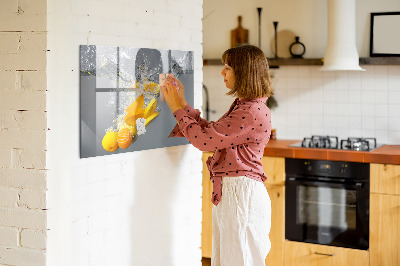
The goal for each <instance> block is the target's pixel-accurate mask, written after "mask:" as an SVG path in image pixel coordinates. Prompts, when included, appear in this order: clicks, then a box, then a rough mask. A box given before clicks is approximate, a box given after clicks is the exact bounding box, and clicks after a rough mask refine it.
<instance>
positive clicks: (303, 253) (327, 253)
mask: <svg viewBox="0 0 400 266" xmlns="http://www.w3.org/2000/svg"><path fill="white" fill-rule="evenodd" d="M284 265H285V266H321V265H323V266H366V265H369V254H368V251H365V250H357V249H350V248H340V247H332V246H324V245H315V244H308V243H301V242H293V241H287V240H286V241H285V264H284Z"/></svg>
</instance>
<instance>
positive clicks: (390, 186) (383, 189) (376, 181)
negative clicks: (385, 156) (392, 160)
mask: <svg viewBox="0 0 400 266" xmlns="http://www.w3.org/2000/svg"><path fill="white" fill-rule="evenodd" d="M370 179H371V181H370V182H371V185H370V186H371V193H382V194H391V195H400V165H394V164H377V163H371V164H370Z"/></svg>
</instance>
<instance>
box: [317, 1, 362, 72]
mask: <svg viewBox="0 0 400 266" xmlns="http://www.w3.org/2000/svg"><path fill="white" fill-rule="evenodd" d="M320 70H323V71H339V70H358V71H365V69H363V68H361V67H360V65H359V57H358V52H357V47H356V2H355V0H328V44H327V47H326V51H325V56H324V65H323V66H322V67H321V68H320Z"/></svg>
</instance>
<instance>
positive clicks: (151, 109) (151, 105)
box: [144, 98, 157, 119]
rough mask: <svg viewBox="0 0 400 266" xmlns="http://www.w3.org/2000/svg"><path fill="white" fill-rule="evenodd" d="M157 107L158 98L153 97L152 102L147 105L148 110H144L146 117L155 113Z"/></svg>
mask: <svg viewBox="0 0 400 266" xmlns="http://www.w3.org/2000/svg"><path fill="white" fill-rule="evenodd" d="M156 107H157V100H156V99H155V98H153V99H152V100H151V101H150V103H149V104H148V105H147V107H146V110H145V111H144V118H146V119H147V118H148V117H149V116H150V115H152V114H153V113H154V111H155V110H156Z"/></svg>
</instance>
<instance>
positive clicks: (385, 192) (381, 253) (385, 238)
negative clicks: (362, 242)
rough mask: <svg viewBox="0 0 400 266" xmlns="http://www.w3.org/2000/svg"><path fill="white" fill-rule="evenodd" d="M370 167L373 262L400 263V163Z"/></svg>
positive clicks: (377, 265)
mask: <svg viewBox="0 0 400 266" xmlns="http://www.w3.org/2000/svg"><path fill="white" fill-rule="evenodd" d="M370 167H371V174H370V179H371V195H370V236H369V241H370V244H369V250H370V255H371V257H370V260H371V264H370V265H371V266H386V265H387V266H389V265H400V242H399V239H400V165H390V164H371V165H370Z"/></svg>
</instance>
